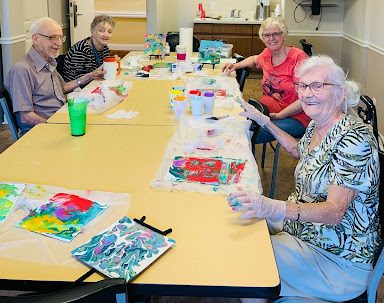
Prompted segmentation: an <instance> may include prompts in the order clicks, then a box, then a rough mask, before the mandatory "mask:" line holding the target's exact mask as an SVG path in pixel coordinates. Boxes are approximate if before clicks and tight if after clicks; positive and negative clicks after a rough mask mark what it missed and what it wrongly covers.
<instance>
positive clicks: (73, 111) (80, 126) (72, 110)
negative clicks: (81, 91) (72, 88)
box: [68, 99, 88, 136]
mask: <svg viewBox="0 0 384 303" xmlns="http://www.w3.org/2000/svg"><path fill="white" fill-rule="evenodd" d="M87 105H88V101H87V100H85V99H83V100H74V99H69V100H68V112H69V122H70V124H71V135H72V136H83V135H84V134H85V126H86V124H87Z"/></svg>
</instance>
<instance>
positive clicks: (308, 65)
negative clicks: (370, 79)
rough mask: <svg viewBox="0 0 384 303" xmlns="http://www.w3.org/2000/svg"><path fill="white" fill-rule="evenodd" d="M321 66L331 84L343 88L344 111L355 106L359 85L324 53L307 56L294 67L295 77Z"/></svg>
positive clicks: (358, 96) (357, 100)
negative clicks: (349, 78) (348, 77)
mask: <svg viewBox="0 0 384 303" xmlns="http://www.w3.org/2000/svg"><path fill="white" fill-rule="evenodd" d="M319 68H322V69H324V70H325V71H326V73H327V75H326V77H327V81H330V82H331V83H333V84H336V85H338V86H341V87H343V88H344V89H345V107H344V108H343V111H344V112H347V109H348V108H351V107H353V106H356V105H357V104H358V103H359V100H360V90H361V89H360V85H359V84H358V83H357V82H355V81H353V80H348V79H347V75H346V74H345V73H344V71H343V69H342V68H341V67H340V66H338V65H337V64H336V63H335V61H334V60H333V59H332V58H331V57H329V56H326V55H317V56H312V57H310V58H308V59H307V60H305V61H303V63H301V64H299V65H298V66H297V67H296V69H295V77H296V78H297V79H301V77H303V76H304V75H306V74H308V73H310V72H312V71H314V70H317V69H319Z"/></svg>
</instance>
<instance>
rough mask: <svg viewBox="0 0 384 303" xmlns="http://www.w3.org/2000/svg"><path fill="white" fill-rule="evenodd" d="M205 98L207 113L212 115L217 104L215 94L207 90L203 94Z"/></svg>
mask: <svg viewBox="0 0 384 303" xmlns="http://www.w3.org/2000/svg"><path fill="white" fill-rule="evenodd" d="M203 100H204V108H205V114H206V115H212V114H213V107H214V105H215V94H214V93H211V92H206V93H204V95H203Z"/></svg>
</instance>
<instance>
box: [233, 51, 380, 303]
mask: <svg viewBox="0 0 384 303" xmlns="http://www.w3.org/2000/svg"><path fill="white" fill-rule="evenodd" d="M296 76H297V79H299V82H296V83H295V87H296V90H297V93H298V96H299V100H300V102H301V105H302V107H303V110H304V112H305V113H306V114H307V115H308V116H309V117H310V118H311V119H312V121H311V122H310V124H309V125H308V127H307V130H306V132H305V134H304V136H303V138H302V139H301V140H300V141H299V142H297V141H296V140H295V139H294V138H293V137H291V136H289V135H288V134H286V133H285V132H283V131H282V130H281V129H279V128H278V127H276V125H274V124H273V123H272V122H271V121H270V119H269V118H268V117H266V116H264V115H263V114H261V113H260V112H258V111H257V110H256V109H255V108H254V107H253V106H249V105H248V104H247V103H246V102H243V106H244V108H245V112H243V113H242V114H241V115H243V116H246V117H248V118H251V119H253V120H255V121H257V122H258V123H259V124H260V125H262V126H263V125H265V126H266V127H267V128H268V129H269V130H270V131H271V133H272V134H273V135H274V136H275V137H276V138H277V140H278V141H279V143H280V144H281V145H282V146H283V147H284V148H285V149H286V150H287V151H288V152H289V153H290V154H291V155H292V156H293V157H295V158H297V159H298V164H297V167H296V170H295V181H296V187H295V190H294V192H293V193H292V194H291V195H290V196H289V197H288V199H287V201H280V200H274V199H270V198H266V197H264V196H262V195H260V194H258V193H256V192H236V193H232V194H230V195H229V196H228V203H229V205H230V207H232V209H233V210H235V211H240V212H242V215H241V216H242V217H243V218H250V217H256V218H267V219H268V223H269V225H270V230H271V233H272V235H271V240H272V244H273V250H274V254H275V257H276V262H277V266H278V269H279V274H280V279H281V292H280V295H281V296H298V297H309V298H317V299H321V300H325V301H328V302H344V301H347V300H350V299H353V298H355V297H357V296H359V295H360V294H362V293H363V292H364V291H365V290H366V288H367V285H368V277H369V274H370V272H371V271H372V263H373V259H374V253H375V251H376V250H377V247H378V244H379V241H380V238H379V234H378V230H379V218H378V203H379V194H378V185H379V160H378V146H377V142H376V140H375V138H374V136H373V134H372V132H371V130H370V129H369V128H368V127H367V126H366V125H365V124H364V123H362V122H361V121H360V120H358V119H357V118H355V117H354V116H352V115H349V114H347V112H348V108H349V107H350V106H354V105H356V104H357V102H358V100H359V93H358V86H357V84H356V83H355V82H353V81H346V80H345V78H346V76H345V73H344V72H343V70H342V69H341V68H340V67H339V66H337V65H336V64H335V62H334V61H333V60H332V59H331V58H330V57H327V56H314V57H311V58H309V59H308V60H306V61H304V62H303V63H302V64H301V65H300V66H299V67H298V68H297V70H296ZM271 222H275V223H273V224H272V223H271ZM276 222H279V223H281V222H282V225H281V224H280V226H279V228H276V227H277V226H276V225H277V224H276ZM243 302H265V301H263V300H260V299H243Z"/></svg>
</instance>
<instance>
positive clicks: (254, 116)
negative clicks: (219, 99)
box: [237, 98, 271, 127]
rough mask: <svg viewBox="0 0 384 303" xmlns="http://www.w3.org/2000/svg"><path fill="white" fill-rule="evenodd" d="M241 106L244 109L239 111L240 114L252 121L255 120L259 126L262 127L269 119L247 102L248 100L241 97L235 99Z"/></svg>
mask: <svg viewBox="0 0 384 303" xmlns="http://www.w3.org/2000/svg"><path fill="white" fill-rule="evenodd" d="M237 100H238V101H239V102H240V104H241V106H242V107H243V109H244V112H241V113H240V116H243V117H247V118H249V119H251V120H253V121H255V122H256V123H257V124H259V125H260V126H261V127H263V126H264V125H265V124H267V123H268V122H269V121H271V119H270V118H269V117H268V116H266V115H264V114H263V113H261V112H260V111H259V110H258V109H257V108H255V107H254V106H252V105H250V104H248V102H245V101H244V100H243V99H242V98H238V99H237Z"/></svg>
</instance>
